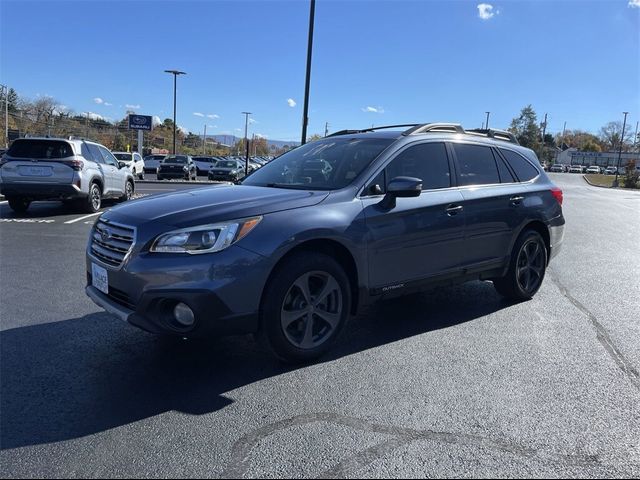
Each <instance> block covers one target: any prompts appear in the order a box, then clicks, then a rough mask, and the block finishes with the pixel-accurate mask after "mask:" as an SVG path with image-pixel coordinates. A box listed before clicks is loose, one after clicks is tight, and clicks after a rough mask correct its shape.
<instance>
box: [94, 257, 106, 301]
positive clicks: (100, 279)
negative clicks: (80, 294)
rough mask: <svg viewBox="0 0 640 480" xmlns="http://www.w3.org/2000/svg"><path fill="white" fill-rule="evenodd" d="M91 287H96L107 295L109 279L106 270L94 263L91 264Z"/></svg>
mask: <svg viewBox="0 0 640 480" xmlns="http://www.w3.org/2000/svg"><path fill="white" fill-rule="evenodd" d="M91 285H93V286H94V287H96V288H97V289H98V290H100V291H101V292H102V293H106V294H107V295H108V294H109V277H108V276H107V269H106V268H103V267H101V266H99V265H96V264H95V263H92V264H91Z"/></svg>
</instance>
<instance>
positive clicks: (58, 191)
mask: <svg viewBox="0 0 640 480" xmlns="http://www.w3.org/2000/svg"><path fill="white" fill-rule="evenodd" d="M133 191H134V181H133V175H132V173H131V170H130V169H129V168H127V167H121V166H120V165H119V164H118V160H116V158H115V157H114V156H113V155H112V154H111V152H110V151H109V150H108V149H107V148H106V147H104V146H103V145H100V144H98V143H94V142H90V141H87V140H82V139H76V138H73V137H70V138H69V139H64V138H21V139H18V140H15V141H14V142H13V144H12V145H11V147H10V148H9V150H8V151H7V152H6V154H5V155H4V156H3V157H2V159H1V160H0V193H1V194H2V195H4V196H5V197H6V198H7V200H8V201H9V206H10V207H11V208H12V209H13V210H14V211H16V212H19V213H22V212H25V211H26V210H27V209H28V208H29V205H30V204H31V202H33V201H35V200H62V201H63V202H64V203H69V204H73V205H74V206H77V207H79V208H81V209H82V210H84V211H87V212H90V213H94V212H97V211H98V210H99V209H100V206H101V204H102V199H103V198H119V199H120V200H128V199H130V198H131V196H132V195H133Z"/></svg>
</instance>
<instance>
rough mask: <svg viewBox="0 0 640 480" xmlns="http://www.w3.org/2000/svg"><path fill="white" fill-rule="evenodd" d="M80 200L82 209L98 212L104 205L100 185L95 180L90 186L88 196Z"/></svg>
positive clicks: (88, 211)
mask: <svg viewBox="0 0 640 480" xmlns="http://www.w3.org/2000/svg"><path fill="white" fill-rule="evenodd" d="M80 202H81V203H80V205H81V207H82V210H84V211H85V212H87V213H96V212H97V211H99V210H100V207H101V206H102V191H101V190H100V185H98V184H97V183H95V182H93V183H92V184H91V186H90V187H89V195H87V198H83V199H81V200H80Z"/></svg>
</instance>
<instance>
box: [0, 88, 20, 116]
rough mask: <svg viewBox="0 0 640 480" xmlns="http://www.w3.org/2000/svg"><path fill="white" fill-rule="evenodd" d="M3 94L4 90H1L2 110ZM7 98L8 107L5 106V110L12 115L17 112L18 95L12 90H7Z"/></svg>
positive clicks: (0, 102)
mask: <svg viewBox="0 0 640 480" xmlns="http://www.w3.org/2000/svg"><path fill="white" fill-rule="evenodd" d="M5 92H6V90H5V89H4V88H3V89H2V92H1V93H0V105H2V108H3V109H4V102H5ZM7 98H8V102H9V103H8V105H7V110H8V111H9V112H11V113H14V112H16V111H17V110H18V100H19V99H18V93H17V92H16V91H15V90H14V89H13V88H9V93H8V95H7Z"/></svg>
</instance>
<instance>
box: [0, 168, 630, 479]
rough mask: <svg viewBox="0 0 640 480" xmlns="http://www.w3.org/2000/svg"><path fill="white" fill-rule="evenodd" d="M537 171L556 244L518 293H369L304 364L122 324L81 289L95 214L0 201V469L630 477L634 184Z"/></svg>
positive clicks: (485, 288) (145, 189) (9, 473)
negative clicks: (561, 223)
mask: <svg viewBox="0 0 640 480" xmlns="http://www.w3.org/2000/svg"><path fill="white" fill-rule="evenodd" d="M550 176H551V177H552V179H553V180H554V181H555V182H556V183H557V184H558V185H559V186H560V187H561V188H562V189H563V190H564V199H565V200H564V212H565V217H566V220H567V225H566V231H565V244H564V247H563V251H562V252H561V253H560V255H559V256H558V257H556V259H555V260H554V261H553V262H552V265H551V267H550V269H549V270H548V274H547V278H546V279H545V282H544V285H543V287H542V289H541V291H540V292H539V293H538V295H537V296H536V297H535V298H534V299H533V300H531V301H529V302H525V303H520V304H511V303H508V302H506V301H504V300H502V299H501V297H499V296H498V295H497V293H495V291H494V289H493V287H492V285H491V284H490V283H488V282H474V283H469V284H465V285H461V286H456V287H450V288H440V289H436V290H433V291H430V292H428V293H425V294H421V295H413V296H411V297H406V298H403V299H397V300H393V301H386V302H382V303H379V304H377V305H375V306H374V307H372V308H370V309H369V310H368V311H366V312H363V313H362V314H360V315H359V316H358V317H356V318H354V319H353V320H352V321H351V322H350V324H349V325H348V326H347V328H346V330H345V332H344V334H343V336H342V338H341V340H340V341H339V343H338V345H337V348H335V349H334V350H333V351H332V352H331V354H330V355H329V356H328V357H325V358H323V359H322V360H321V361H320V362H317V363H315V364H312V365H308V366H302V367H290V366H283V365H282V364H280V363H279V362H277V361H275V360H274V359H273V358H272V357H271V356H270V355H269V354H268V353H267V352H264V351H262V350H261V349H260V347H258V346H257V344H255V343H254V342H253V340H252V339H251V337H249V336H247V337H233V338H223V339H211V340H208V341H197V342H195V341H167V340H163V339H161V338H158V337H154V336H152V335H149V334H146V333H144V332H142V331H139V330H137V329H135V328H133V327H130V326H128V325H126V324H123V323H121V322H120V321H119V320H117V319H116V318H114V317H111V316H110V315H108V314H106V313H104V312H103V311H101V310H100V309H99V308H98V307H97V306H95V305H94V304H93V303H92V302H91V301H90V300H89V299H88V298H87V297H86V296H85V295H84V284H85V263H84V249H85V245H86V241H87V236H88V233H89V230H90V228H91V225H92V223H93V221H94V220H95V218H96V216H95V215H94V216H86V215H84V214H78V213H74V212H69V211H68V210H65V209H63V208H62V207H61V206H60V204H57V203H55V202H47V203H40V204H34V205H33V206H32V207H31V208H30V209H29V211H28V213H27V214H26V215H23V216H18V215H15V214H13V212H11V211H10V209H9V207H8V205H6V202H0V259H1V268H0V292H1V293H0V295H1V299H2V301H1V305H2V306H1V309H0V315H1V332H0V391H1V395H0V449H1V451H0V475H1V476H2V477H14V476H19V477H60V476H65V477H66V476H70V477H97V476H109V477H131V476H134V477H142V476H145V477H146V476H153V477H184V476H198V477H276V476H283V477H291V476H294V477H318V476H322V477H362V478H365V477H407V476H409V477H489V476H491V477H493V476H497V477H523V476H528V477H535V476H538V477H556V476H560V477H601V476H607V477H609V476H615V477H639V476H640V374H639V371H640V323H639V322H638V318H639V314H638V312H639V306H640V282H639V281H638V278H640V277H639V275H640V245H639V243H638V238H640V194H639V193H638V192H632V191H625V190H610V189H602V188H597V187H591V186H589V185H587V184H586V183H585V182H584V180H583V178H582V176H581V175H569V174H550ZM137 187H138V189H137V193H138V195H153V194H157V193H160V192H162V191H166V190H172V189H177V188H203V186H201V185H183V184H172V183H167V184H155V183H140V184H138V185H137ZM204 188H208V187H204ZM211 188H216V187H211ZM105 208H109V206H108V205H107V206H106V207H105Z"/></svg>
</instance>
